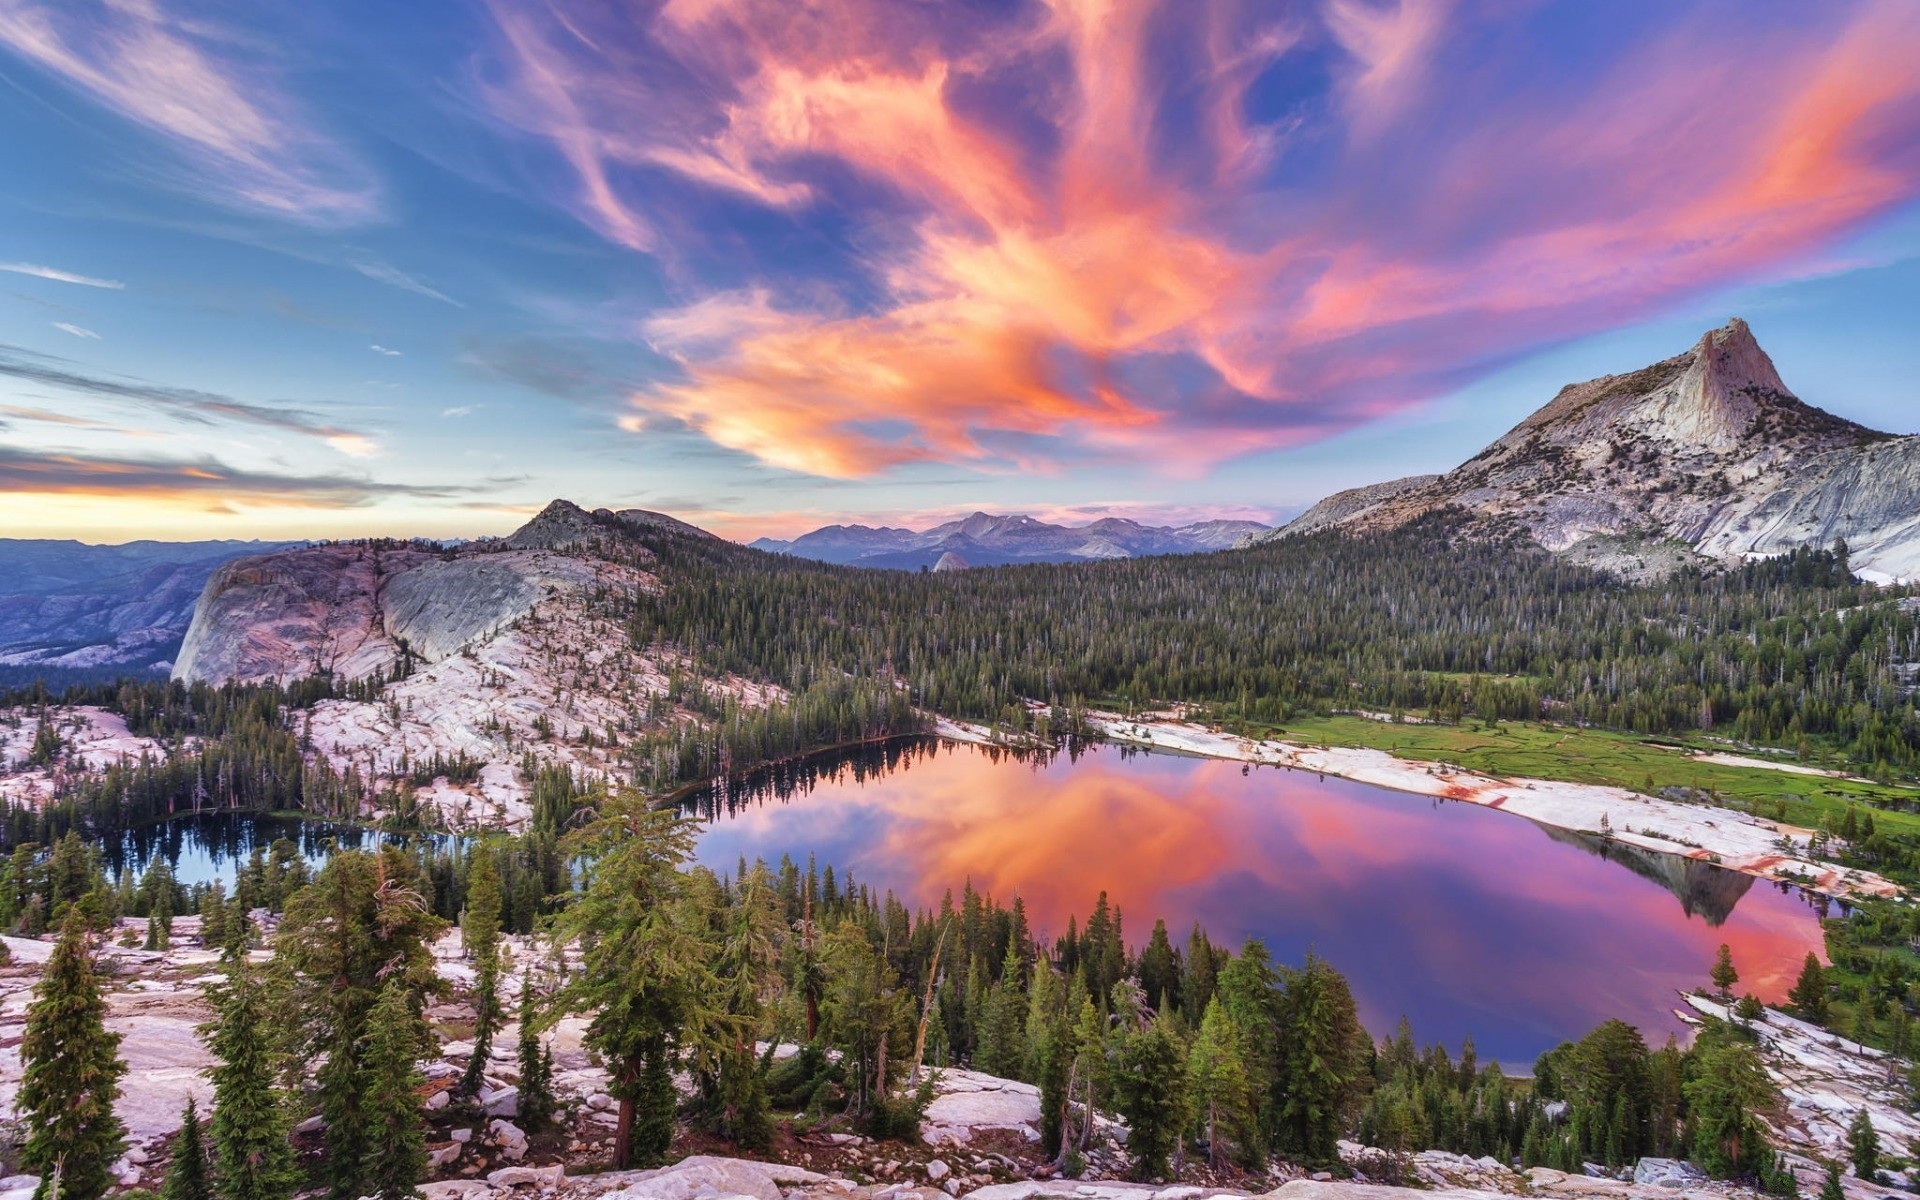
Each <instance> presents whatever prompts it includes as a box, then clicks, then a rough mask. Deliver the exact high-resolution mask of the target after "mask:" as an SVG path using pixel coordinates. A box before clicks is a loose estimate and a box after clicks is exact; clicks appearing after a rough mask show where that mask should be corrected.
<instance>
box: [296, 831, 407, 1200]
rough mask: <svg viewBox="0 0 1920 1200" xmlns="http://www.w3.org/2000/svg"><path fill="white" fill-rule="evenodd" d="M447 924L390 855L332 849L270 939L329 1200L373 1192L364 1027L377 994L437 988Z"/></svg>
mask: <svg viewBox="0 0 1920 1200" xmlns="http://www.w3.org/2000/svg"><path fill="white" fill-rule="evenodd" d="M444 928H445V923H444V922H442V921H441V920H439V919H438V918H437V917H435V916H434V915H433V913H432V911H431V909H430V908H429V906H428V904H427V902H426V900H425V898H424V897H423V895H422V890H421V883H420V879H419V873H418V864H417V863H416V862H414V860H412V859H410V858H408V857H407V856H406V855H405V854H403V853H401V852H400V851H398V850H396V849H394V848H392V847H384V848H382V849H381V850H380V851H379V852H378V853H367V852H364V851H359V850H336V851H335V852H334V853H333V855H332V856H331V857H330V858H329V859H328V860H327V865H326V866H325V867H323V868H322V869H321V871H320V873H319V875H318V876H317V877H316V878H315V879H314V881H313V882H312V883H311V884H309V885H308V886H306V887H303V888H300V889H299V890H297V891H295V892H294V893H293V894H292V896H291V898H290V899H289V900H288V902H287V910H286V919H285V920H284V921H283V922H282V923H281V926H280V931H279V933H278V934H277V935H276V936H275V955H276V964H275V965H276V969H280V970H283V971H284V972H285V974H286V975H287V977H288V978H289V979H290V981H291V983H292V993H291V996H290V1004H289V1005H288V1009H289V1011H290V1012H292V1013H294V1014H297V1017H298V1021H299V1026H298V1028H297V1033H298V1035H299V1036H298V1049H299V1056H300V1058H301V1060H302V1062H303V1063H304V1064H305V1065H306V1066H307V1068H308V1069H309V1070H310V1071H311V1072H312V1075H313V1079H314V1081H315V1083H317V1084H318V1085H319V1093H320V1116H321V1119H322V1128H323V1136H324V1137H325V1139H326V1153H325V1155H323V1156H322V1159H321V1168H320V1174H321V1178H322V1179H323V1180H324V1181H325V1183H326V1185H327V1190H328V1194H329V1196H330V1197H331V1198H332V1200H357V1198H358V1197H360V1196H364V1195H366V1194H367V1193H368V1192H369V1191H370V1190H372V1187H373V1180H372V1176H371V1174H370V1171H371V1170H372V1166H371V1162H372V1150H373V1148H372V1145H371V1142H370V1140H369V1139H370V1137H371V1136H372V1133H373V1129H374V1124H373V1122H372V1121H371V1120H370V1119H369V1113H368V1110H367V1103H368V1101H367V1090H368V1088H369V1087H370V1086H371V1085H372V1084H373V1083H374V1082H375V1080H376V1076H375V1074H374V1073H373V1072H370V1071H368V1070H366V1069H365V1056H366V1054H367V1053H368V1051H369V1050H370V1049H371V1047H372V1046H373V1045H374V1039H373V1038H372V1037H371V1036H370V1034H372V1033H373V1032H374V1031H373V1030H371V1028H370V1025H369V1022H370V1020H371V1016H372V1012H373V1009H374V1006H375V1005H376V1004H377V1003H378V1002H379V1000H380V997H381V995H382V992H383V990H384V989H385V988H386V987H388V986H390V985H395V984H398V985H399V986H402V987H404V988H405V989H406V990H407V992H408V994H409V997H410V999H409V1009H410V1010H412V1009H414V1008H415V1007H416V1006H415V1004H414V1003H413V1000H412V999H411V998H413V997H419V996H421V995H423V994H424V993H425V992H427V991H429V990H434V989H437V988H438V987H439V980H438V978H437V977H436V976H435V975H434V971H433V956H432V954H431V952H430V951H429V950H428V944H429V942H430V941H431V939H432V938H434V937H437V936H438V935H439V933H440V932H441V930H442V929H444Z"/></svg>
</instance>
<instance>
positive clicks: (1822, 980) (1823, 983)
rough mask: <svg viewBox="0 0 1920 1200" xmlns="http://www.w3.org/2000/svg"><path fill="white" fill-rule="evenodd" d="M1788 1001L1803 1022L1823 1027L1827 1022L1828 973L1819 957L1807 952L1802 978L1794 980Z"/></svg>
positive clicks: (1801, 970)
mask: <svg viewBox="0 0 1920 1200" xmlns="http://www.w3.org/2000/svg"><path fill="white" fill-rule="evenodd" d="M1787 1000H1788V1002H1789V1003H1791V1004H1792V1005H1793V1010H1794V1012H1795V1013H1796V1014H1798V1015H1799V1016H1800V1018H1801V1019H1802V1020H1807V1021H1812V1022H1813V1023H1814V1024H1815V1025H1823V1024H1825V1023H1826V1020H1827V972H1826V970H1825V969H1824V968H1822V967H1821V965H1820V959H1819V956H1818V955H1816V954H1814V952H1813V951H1811V950H1809V951H1807V961H1806V962H1804V963H1802V964H1801V965H1800V978H1798V979H1796V980H1794V983H1793V990H1792V991H1790V992H1788V993H1787Z"/></svg>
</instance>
